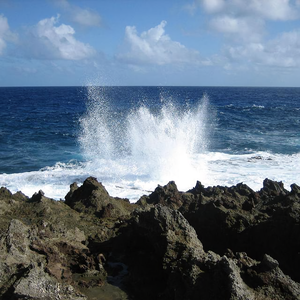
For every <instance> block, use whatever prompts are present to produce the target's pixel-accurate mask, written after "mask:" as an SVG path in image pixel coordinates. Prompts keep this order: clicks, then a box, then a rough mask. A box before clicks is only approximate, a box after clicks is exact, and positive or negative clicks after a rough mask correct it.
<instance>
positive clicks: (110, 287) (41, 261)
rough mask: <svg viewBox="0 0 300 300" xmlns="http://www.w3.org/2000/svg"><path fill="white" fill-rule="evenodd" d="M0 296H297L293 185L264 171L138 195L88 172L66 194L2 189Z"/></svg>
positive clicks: (298, 240) (298, 197)
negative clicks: (230, 182)
mask: <svg viewBox="0 0 300 300" xmlns="http://www.w3.org/2000/svg"><path fill="white" fill-rule="evenodd" d="M0 215H1V217H0V249H1V250H0V298H1V299H51V300H52V299H72V300H79V299H80V300H83V299H138V300H140V299H145V300H148V299H149V300H150V299H151V300H154V299H166V300H169V299H170V300H171V299H176V300H183V299H184V300H188V299H222V300H224V299H225V300H226V299H232V300H233V299H236V300H242V299H245V300H246V299H247V300H248V299H270V300H271V299H272V300H274V299H300V284H299V282H300V272H299V269H300V187H299V186H297V185H296V184H293V185H291V190H290V191H288V190H286V189H285V188H284V186H283V184H282V183H281V182H274V181H271V180H268V179H266V180H265V181H264V182H263V188H262V189H261V190H260V191H258V192H255V191H253V190H251V189H250V188H249V187H248V186H247V185H245V184H238V185H236V186H233V187H229V188H228V187H221V186H216V187H207V188H205V187H204V186H202V185H201V183H200V182H197V184H196V186H195V187H194V188H193V189H191V190H189V191H187V192H180V191H178V189H177V187H176V184H175V183H174V182H169V183H168V184H167V185H166V186H158V187H157V188H156V190H155V191H154V192H153V193H151V194H150V195H149V196H143V197H142V198H141V199H140V200H139V201H138V202H137V203H134V204H131V203H130V202H129V201H128V200H126V199H119V198H113V197H111V196H110V195H109V194H108V193H107V191H106V190H105V188H104V187H103V185H102V184H101V183H99V182H98V181H97V180H96V179H95V178H93V177H90V178H87V179H86V181H85V182H84V184H83V185H82V186H81V187H78V186H77V185H76V183H74V184H72V185H71V187H70V192H69V193H68V194H67V195H66V198H65V201H54V200H52V199H49V198H47V197H45V195H44V194H43V192H42V191H40V192H39V193H36V194H35V195H33V196H32V197H31V198H28V197H26V196H25V195H23V194H22V193H21V192H18V193H16V194H12V193H11V192H10V191H9V190H7V189H6V188H1V189H0Z"/></svg>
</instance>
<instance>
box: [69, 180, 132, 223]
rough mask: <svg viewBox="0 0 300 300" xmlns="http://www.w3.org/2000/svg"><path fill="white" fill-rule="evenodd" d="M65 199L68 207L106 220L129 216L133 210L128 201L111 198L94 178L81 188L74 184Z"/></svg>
mask: <svg viewBox="0 0 300 300" xmlns="http://www.w3.org/2000/svg"><path fill="white" fill-rule="evenodd" d="M65 199H66V201H65V203H66V204H67V205H69V206H70V207H72V208H73V209H75V210H77V211H79V212H84V213H91V214H95V215H96V216H98V217H104V218H118V217H122V216H128V215H129V214H130V212H131V211H132V210H133V205H130V203H129V201H128V200H125V199H118V198H113V197H110V196H109V194H108V192H107V191H106V189H105V187H104V186H103V185H102V183H100V182H98V181H97V179H96V178H94V177H89V178H87V179H86V180H85V181H84V183H83V185H82V186H80V187H78V186H77V184H72V185H71V186H70V192H69V193H68V194H67V195H66V197H65Z"/></svg>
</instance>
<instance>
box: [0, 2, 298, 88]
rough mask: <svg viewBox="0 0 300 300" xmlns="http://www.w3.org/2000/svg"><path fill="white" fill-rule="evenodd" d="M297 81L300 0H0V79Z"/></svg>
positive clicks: (9, 82)
mask: <svg viewBox="0 0 300 300" xmlns="http://www.w3.org/2000/svg"><path fill="white" fill-rule="evenodd" d="M86 84H99V85H182V86H184V85H193V86H300V0H290V1H289V0H173V1H171V0H161V1H159V0H152V1H146V0H98V1H96V0H85V1H83V0H81V1H79V0H0V86H59V85H63V86H70V85H72V86H73V85H86Z"/></svg>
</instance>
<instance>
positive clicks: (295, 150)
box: [0, 86, 300, 202]
mask: <svg viewBox="0 0 300 300" xmlns="http://www.w3.org/2000/svg"><path fill="white" fill-rule="evenodd" d="M88 176H94V177H96V178H97V179H98V181H100V182H102V183H103V185H104V186H105V187H106V189H107V190H108V192H109V193H110V195H112V196H118V197H122V198H128V199H130V201H132V202H135V201H136V200H138V199H139V197H140V196H141V195H143V194H149V193H150V191H153V190H154V189H155V188H156V187H157V185H158V184H160V185H165V184H167V183H168V182H169V181H171V180H174V181H175V182H176V184H177V186H178V188H179V189H180V190H182V191H187V190H189V189H191V188H193V187H194V186H195V184H196V181H197V180H199V181H201V183H202V184H203V185H204V186H213V185H226V186H232V185H235V184H237V183H239V182H244V183H245V184H247V185H248V186H250V187H251V188H252V189H254V190H256V191H258V190H259V189H261V188H262V183H263V180H264V179H265V178H269V179H272V180H277V181H283V183H284V184H285V187H286V188H287V189H290V187H289V185H290V184H292V183H297V184H298V185H300V88H254V87H249V88H246V87H96V86H85V87H2V88H0V186H5V187H7V188H8V189H10V190H11V191H12V192H16V191H19V190H21V191H22V192H23V193H25V194H26V195H27V196H32V195H33V194H34V193H35V192H38V191H39V190H42V191H44V193H45V195H46V196H47V197H50V198H54V199H64V197H65V195H66V194H67V192H68V191H69V185H70V184H71V183H73V182H75V181H76V182H77V183H78V184H82V182H83V181H84V180H85V179H86V178H87V177H88Z"/></svg>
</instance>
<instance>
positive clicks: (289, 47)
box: [227, 30, 300, 68]
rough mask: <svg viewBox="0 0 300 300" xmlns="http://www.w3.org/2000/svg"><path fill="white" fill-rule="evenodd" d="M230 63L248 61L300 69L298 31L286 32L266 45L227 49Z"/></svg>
mask: <svg viewBox="0 0 300 300" xmlns="http://www.w3.org/2000/svg"><path fill="white" fill-rule="evenodd" d="M227 55H228V57H230V59H231V60H232V61H244V62H245V61H248V62H251V63H255V64H257V65H265V66H270V67H280V68H297V67H300V31H299V30H295V31H291V32H286V33H283V34H281V35H280V36H278V37H277V38H275V39H273V40H270V41H267V42H266V43H250V44H248V45H243V46H239V47H228V48H227Z"/></svg>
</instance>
